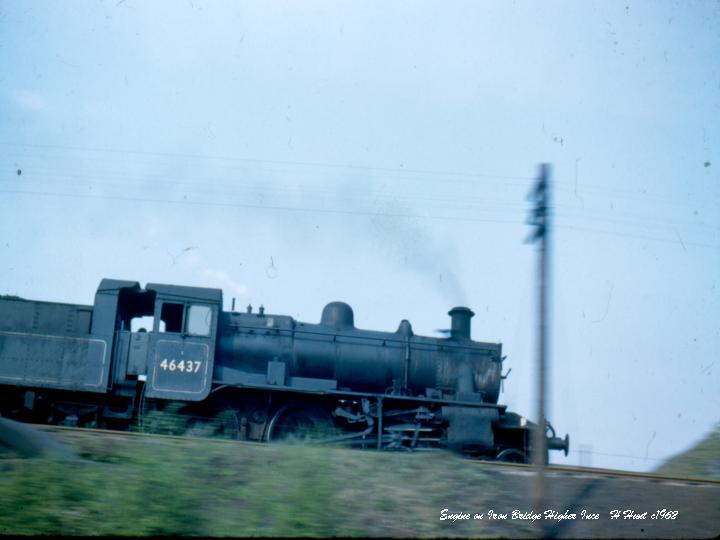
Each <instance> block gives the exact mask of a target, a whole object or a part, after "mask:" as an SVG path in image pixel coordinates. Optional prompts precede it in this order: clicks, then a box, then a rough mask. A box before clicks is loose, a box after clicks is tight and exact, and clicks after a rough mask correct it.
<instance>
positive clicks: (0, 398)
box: [0, 279, 569, 462]
mask: <svg viewBox="0 0 720 540" xmlns="http://www.w3.org/2000/svg"><path fill="white" fill-rule="evenodd" d="M233 304H234V300H233ZM222 307H223V301H222V291H221V290H219V289H211V288H199V287H184V286H176V285H162V284H151V283H150V284H147V286H146V287H145V288H144V289H143V288H141V286H140V284H139V283H137V282H134V281H121V280H114V279H103V280H102V282H101V283H100V286H99V288H98V290H97V293H96V295H95V302H94V305H92V306H88V305H75V304H63V303H50V302H40V301H33V300H25V299H22V298H19V297H14V296H1V297H0V414H2V415H3V416H7V417H12V418H16V419H20V420H25V421H34V422H40V423H51V424H64V425H76V426H77V425H79V426H89V427H95V426H98V427H108V428H119V429H129V428H133V427H138V426H140V427H142V428H143V429H150V427H151V426H152V425H158V424H157V422H158V418H163V417H162V413H163V411H165V412H168V411H172V413H173V415H174V416H173V418H176V419H177V418H180V421H179V422H175V423H174V424H173V426H174V427H173V429H175V430H177V431H179V432H184V433H187V434H190V435H198V434H199V435H208V436H216V437H227V438H231V439H238V440H256V441H277V440H306V439H311V440H312V441H314V442H317V443H318V444H323V443H336V444H343V445H348V446H356V447H362V448H377V449H393V448H394V449H409V450H413V449H427V448H439V447H445V448H450V449H452V450H456V451H459V452H463V453H468V454H472V455H476V456H482V457H484V458H489V459H499V460H506V461H516V462H526V461H528V460H529V459H530V456H531V453H532V451H533V448H532V440H533V437H532V434H533V432H534V431H535V430H536V429H538V426H537V425H536V424H534V423H532V422H529V421H528V420H527V419H525V418H523V417H521V416H520V415H518V414H515V413H512V412H509V411H507V410H506V406H504V405H500V404H498V396H499V392H500V385H501V382H502V379H503V376H502V374H501V373H502V372H501V369H502V362H503V357H502V346H501V345H500V344H495V343H484V342H477V341H473V340H471V338H470V319H471V318H472V317H473V315H474V314H473V312H472V311H471V310H470V309H468V308H466V307H455V308H453V309H452V310H450V312H449V315H450V318H451V330H450V334H449V336H448V337H447V338H431V337H424V336H418V335H416V334H415V333H414V332H413V329H412V326H411V324H410V323H409V322H408V321H407V320H402V321H401V322H400V324H399V326H398V328H397V330H396V331H395V332H378V331H369V330H360V329H358V328H355V325H354V317H353V311H352V308H351V307H350V306H349V305H347V304H345V303H343V302H332V303H330V304H328V305H327V306H325V308H324V309H323V312H322V316H321V319H320V323H319V324H312V323H304V322H300V321H296V320H295V319H293V318H292V317H289V316H285V315H273V314H267V313H265V311H264V309H263V308H262V307H260V309H259V310H258V311H256V312H253V310H252V308H251V307H250V306H248V308H247V310H246V312H242V313H238V312H235V310H234V305H233V309H232V310H231V311H229V312H227V311H223V310H222ZM153 422H154V423H155V424H153ZM545 436H546V440H547V448H548V449H555V450H563V451H564V452H565V454H566V455H567V452H568V448H569V439H568V437H567V435H566V436H565V438H564V439H561V438H559V437H557V436H556V435H555V432H554V430H553V428H552V427H551V426H550V425H549V424H548V432H547V433H546V434H545ZM546 457H547V456H546Z"/></svg>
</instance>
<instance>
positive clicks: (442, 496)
mask: <svg viewBox="0 0 720 540" xmlns="http://www.w3.org/2000/svg"><path fill="white" fill-rule="evenodd" d="M62 437H63V442H65V444H68V445H69V446H70V447H71V448H73V449H74V450H75V451H76V452H77V454H78V455H80V456H81V457H82V458H84V459H83V460H81V461H76V462H63V461H53V460H47V459H25V460H22V459H0V534H35V535H37V534H46V535H48V534H49V535H102V536H112V535H123V536H135V535H140V536H145V535H181V536H187V535H202V536H388V535H389V536H439V535H440V536H446V535H448V534H459V535H478V534H487V532H489V531H487V532H483V528H482V525H484V524H481V523H477V522H476V523H471V524H468V523H457V524H455V525H453V526H452V528H448V526H447V523H443V522H440V521H439V512H440V510H441V509H442V508H448V507H449V508H456V509H457V508H480V507H484V506H486V505H487V503H488V499H487V497H488V495H489V493H491V492H492V490H491V489H490V485H491V484H492V482H489V481H488V476H487V475H486V474H484V473H483V472H482V471H481V470H480V468H478V467H476V466H474V465H473V464H472V463H470V462H468V460H465V459H463V458H461V457H457V456H454V455H451V454H448V453H445V452H441V453H434V454H409V453H384V452H383V453H378V452H362V451H352V450H346V449H338V448H322V447H309V446H302V445H241V444H235V443H232V442H216V441H203V440H194V439H184V440H173V439H162V438H150V437H136V438H130V437H127V436H125V437H122V436H121V437H111V438H109V439H108V438H98V437H92V436H88V435H84V434H78V433H73V434H72V435H69V434H68V435H66V434H63V435H62Z"/></svg>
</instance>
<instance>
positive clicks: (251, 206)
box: [0, 189, 518, 224]
mask: <svg viewBox="0 0 720 540" xmlns="http://www.w3.org/2000/svg"><path fill="white" fill-rule="evenodd" d="M0 193H15V194H20V195H43V196H51V197H65V198H81V199H99V200H114V201H125V202H151V203H161V204H174V205H190V206H212V207H224V208H248V209H255V210H278V211H283V212H317V213H322V214H347V215H356V216H368V217H392V218H411V219H437V220H446V221H466V222H480V223H507V224H518V223H517V222H516V221H515V220H499V219H482V218H467V217H461V216H437V215H430V214H428V215H422V214H401V213H389V212H371V211H363V210H337V209H330V208H307V207H304V208H303V207H293V206H274V205H261V204H247V203H229V202H215V201H188V200H182V201H174V200H171V199H151V198H149V197H126V196H118V195H94V194H93V195H91V194H85V193H82V194H81V193H55V192H49V191H25V190H12V189H2V190H0Z"/></svg>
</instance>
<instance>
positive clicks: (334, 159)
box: [0, 0, 720, 471]
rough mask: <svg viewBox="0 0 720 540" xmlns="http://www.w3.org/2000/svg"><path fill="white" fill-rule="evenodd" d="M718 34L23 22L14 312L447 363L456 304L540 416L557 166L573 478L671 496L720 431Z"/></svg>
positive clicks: (599, 23) (556, 345)
mask: <svg viewBox="0 0 720 540" xmlns="http://www.w3.org/2000/svg"><path fill="white" fill-rule="evenodd" d="M719 30H720V3H719V2H711V1H709V0H707V1H702V2H669V1H660V2H637V1H632V0H626V1H622V2H616V1H595V2H593V1H587V2H570V1H563V2H552V1H551V2H542V3H540V2H531V1H514V2H501V1H492V2H491V1H485V2H481V1H477V2H458V1H450V2H424V1H418V2H412V3H410V2H359V1H346V2H329V1H327V2H324V1H318V2H314V1H304V2H259V1H258V2H229V1H228V2H222V1H212V2H200V1H195V0H193V1H176V2H169V1H168V2H163V1H157V2H139V1H136V0H114V1H109V2H102V1H93V2H91V1H87V0H85V1H77V2H51V1H39V0H28V1H18V0H5V1H3V2H2V4H0V65H2V66H3V69H2V70H0V118H1V121H0V231H2V233H1V236H0V253H2V256H1V258H0V294H15V295H19V296H22V297H25V298H31V299H39V300H48V301H61V302H71V303H80V304H91V303H92V301H93V297H94V292H95V289H96V287H97V285H98V283H99V281H100V279H102V278H104V277H111V278H117V279H128V280H137V281H139V282H141V283H142V284H145V283H147V282H155V283H170V284H178V285H194V286H207V287H219V288H222V289H223V290H224V294H225V307H226V309H229V307H230V302H231V301H232V298H236V302H237V305H238V306H239V307H244V306H245V305H247V304H252V305H253V306H256V307H257V306H259V305H260V304H262V305H264V306H265V308H266V310H267V312H268V313H277V314H286V315H291V316H293V317H295V318H297V319H299V320H301V321H307V322H318V321H319V319H320V313H321V310H322V307H323V306H324V305H325V304H326V303H328V302H330V301H334V300H342V301H345V302H348V303H349V304H350V305H351V306H352V307H353V309H354V311H355V323H356V326H358V327H360V328H366V329H373V330H385V331H394V330H395V329H396V328H397V325H398V323H399V321H400V320H401V319H403V318H406V319H409V320H410V321H411V323H412V324H413V327H414V330H415V332H416V333H418V334H423V335H431V336H437V337H440V336H442V334H439V333H437V330H439V329H446V328H448V327H449V317H448V316H447V311H448V310H449V309H450V308H452V307H453V306H456V305H466V306H468V307H470V308H471V309H473V310H474V311H475V314H476V315H475V317H474V319H473V326H472V337H473V339H475V340H479V341H490V342H502V343H503V351H504V354H506V355H507V359H506V361H505V369H506V370H507V369H510V368H512V373H511V374H510V376H509V378H508V379H507V381H506V382H505V386H504V393H503V394H501V397H500V399H501V402H502V403H504V404H506V405H508V408H509V409H510V410H513V411H515V412H518V413H520V414H523V415H525V416H528V417H529V418H531V419H534V418H536V401H535V400H536V397H535V383H534V381H535V374H536V369H537V368H536V352H535V351H536V339H537V319H536V311H537V308H536V294H537V292H536V281H535V280H536V275H535V270H536V260H537V259H536V257H537V251H536V247H535V246H533V245H531V244H529V243H527V242H526V239H527V237H528V235H529V234H530V232H531V227H530V226H529V225H528V224H527V219H528V215H529V209H530V206H531V202H530V201H529V200H528V197H527V195H528V193H529V191H530V189H531V186H532V185H533V184H534V182H535V178H536V176H537V174H538V166H539V164H540V163H549V164H551V167H552V176H551V181H552V186H553V194H552V197H553V217H552V219H553V228H552V236H551V268H552V270H551V318H550V324H551V334H550V338H549V339H550V377H549V392H550V397H549V406H548V409H547V410H548V413H547V416H548V419H549V420H550V421H551V422H552V423H553V425H554V426H555V427H556V429H557V431H558V432H559V434H560V435H564V434H565V433H569V434H570V438H571V445H572V448H571V452H570V454H569V456H568V457H567V458H565V457H564V456H562V455H557V453H555V454H554V457H553V460H554V461H555V462H557V463H565V464H579V463H582V464H586V465H592V466H600V467H611V468H622V469H629V470H639V471H646V470H651V469H653V468H654V467H657V466H658V465H659V464H660V463H662V460H664V459H666V458H668V457H670V456H671V455H673V454H675V453H677V452H680V451H683V450H685V449H687V448H688V447H690V446H691V445H693V444H694V443H695V442H697V441H698V440H700V439H701V438H702V437H703V436H705V435H706V434H707V433H708V432H709V431H710V430H711V429H712V428H713V427H714V426H715V425H717V423H718V422H719V421H720V392H718V389H719V388H720V361H719V359H718V353H719V351H720V235H719V234H718V233H719V232H720V212H718V207H719V206H720V182H719V180H720V173H719V171H720V122H718V118H719V117H720V55H719V54H718V51H720V32H719Z"/></svg>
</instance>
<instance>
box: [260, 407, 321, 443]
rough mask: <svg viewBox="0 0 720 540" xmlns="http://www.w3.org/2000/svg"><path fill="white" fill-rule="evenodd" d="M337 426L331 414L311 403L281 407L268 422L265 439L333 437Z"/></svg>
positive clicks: (314, 439)
mask: <svg viewBox="0 0 720 540" xmlns="http://www.w3.org/2000/svg"><path fill="white" fill-rule="evenodd" d="M334 433H335V428H334V426H333V423H332V418H331V417H330V415H329V414H328V413H327V412H326V411H324V410H323V409H322V408H320V407H318V406H315V405H311V406H308V407H298V406H290V405H285V406H284V407H281V408H280V409H279V410H278V411H277V412H276V413H275V414H274V415H273V417H272V419H271V420H270V422H269V423H268V427H267V432H266V435H265V440H266V441H268V442H278V441H284V442H309V441H320V440H322V439H326V438H328V437H332V436H333V435H334Z"/></svg>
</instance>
